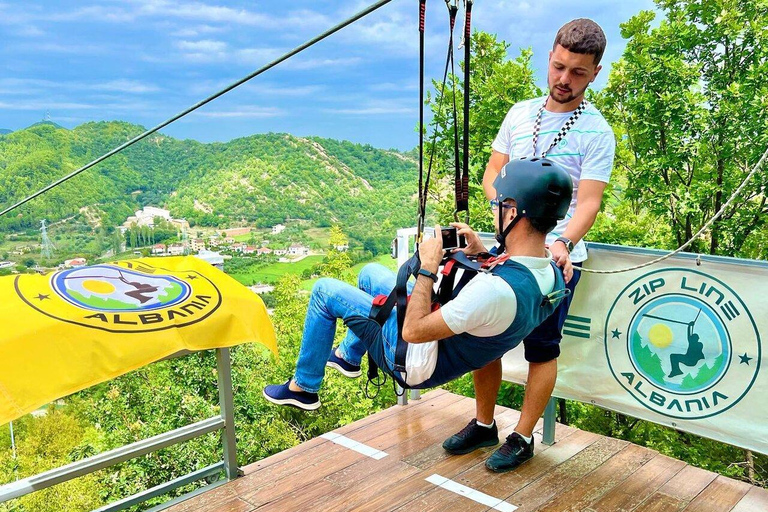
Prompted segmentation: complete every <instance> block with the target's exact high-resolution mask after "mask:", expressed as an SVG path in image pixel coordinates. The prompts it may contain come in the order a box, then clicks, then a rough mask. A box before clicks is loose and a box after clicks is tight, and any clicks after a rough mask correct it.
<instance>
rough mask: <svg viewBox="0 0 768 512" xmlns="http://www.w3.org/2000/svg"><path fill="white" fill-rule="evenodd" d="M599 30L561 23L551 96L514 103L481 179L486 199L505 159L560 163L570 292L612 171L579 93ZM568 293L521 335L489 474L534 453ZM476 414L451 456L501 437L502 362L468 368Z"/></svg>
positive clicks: (557, 254) (558, 250)
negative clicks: (515, 417)
mask: <svg viewBox="0 0 768 512" xmlns="http://www.w3.org/2000/svg"><path fill="white" fill-rule="evenodd" d="M604 51H605V34H604V33H603V30H602V29H601V28H600V26H599V25H598V24H597V23H595V22H594V21H592V20H588V19H583V18H582V19H576V20H573V21H571V22H569V23H566V24H565V25H564V26H563V27H562V28H561V29H560V30H559V31H558V32H557V36H556V37H555V42H554V45H553V48H552V51H551V52H549V67H548V71H547V87H548V89H549V94H548V95H547V96H545V97H542V98H535V99H532V100H528V101H522V102H520V103H517V104H515V105H514V106H513V107H512V108H511V109H510V110H509V113H508V114H507V116H506V118H505V119H504V122H503V123H502V125H501V129H500V130H499V133H498V135H497V136H496V139H495V140H494V141H493V146H492V147H493V153H492V155H491V158H490V160H489V161H488V166H487V167H486V170H485V174H484V176H483V189H484V190H485V195H486V197H488V199H492V198H494V197H496V192H495V191H494V189H493V182H494V180H495V179H496V175H497V174H498V173H499V171H500V170H501V168H502V167H503V166H504V165H505V164H506V163H507V162H509V161H510V159H519V158H523V157H527V158H535V157H538V158H543V157H546V158H548V159H551V160H552V161H554V162H557V163H558V164H560V165H561V166H563V167H564V168H565V169H566V170H567V171H568V173H569V174H570V175H571V178H572V179H573V192H574V194H573V200H572V202H571V205H570V209H569V211H568V215H566V217H565V219H564V220H562V221H560V222H559V223H558V224H557V226H556V227H555V229H554V230H553V231H552V232H551V233H549V235H548V236H547V244H548V245H549V249H550V251H551V252H552V258H553V260H554V261H555V262H556V263H557V265H558V267H560V268H561V269H562V270H563V274H564V277H565V281H566V283H567V287H568V288H569V289H570V290H571V293H573V289H574V288H575V286H576V283H578V281H579V277H580V273H579V272H576V273H575V274H574V273H573V267H572V265H580V263H581V262H583V261H584V260H586V259H587V250H586V247H585V245H584V242H583V241H582V238H583V237H584V235H586V233H587V231H589V228H591V227H592V224H593V223H594V222H595V218H596V216H597V213H598V211H599V210H600V203H601V201H602V197H603V190H604V189H605V186H606V184H607V183H608V181H609V179H610V176H611V169H612V168H613V157H614V152H615V147H616V141H615V139H614V136H613V131H612V130H611V127H610V126H609V125H608V123H607V122H606V120H605V119H604V118H603V116H602V115H601V114H600V112H598V110H597V109H596V108H595V107H594V106H593V105H592V104H590V103H588V102H586V100H585V99H584V93H585V92H586V90H587V87H589V84H590V83H592V82H593V81H594V80H595V78H596V77H597V74H598V73H599V72H600V69H601V68H602V66H600V59H601V58H602V56H603V52H604ZM571 297H572V295H571V296H569V297H567V298H566V299H565V300H563V302H562V303H561V304H560V306H559V308H558V309H557V310H556V311H555V312H554V313H553V314H552V315H551V316H550V317H549V318H547V319H546V320H545V321H544V322H543V323H542V324H541V325H540V326H539V327H538V328H536V329H535V330H534V331H533V332H532V333H531V334H530V335H529V336H528V337H527V338H526V339H525V340H524V342H523V343H524V347H525V359H526V360H527V361H528V363H529V367H528V383H527V386H526V388H525V398H524V400H523V407H522V411H521V415H520V420H519V421H518V423H517V426H516V427H515V431H514V432H513V433H512V434H511V435H510V436H509V437H507V440H506V442H505V443H504V445H502V446H501V447H500V448H499V449H498V450H496V451H495V452H494V453H493V454H492V455H491V457H490V458H489V459H488V460H487V461H486V466H487V467H488V468H489V469H491V470H492V471H496V472H503V471H510V470H512V469H515V468H516V467H517V466H519V465H520V464H522V463H523V462H525V461H526V460H528V459H530V458H531V457H533V437H532V436H533V428H534V426H535V424H536V422H537V421H538V419H539V418H540V417H541V415H542V413H543V412H544V409H545V407H546V405H547V402H548V401H549V398H550V397H551V395H552V390H553V389H554V387H555V381H556V380H557V357H558V356H559V355H560V340H561V338H562V335H561V330H562V327H563V323H564V322H565V317H566V315H567V313H568V307H569V306H570V302H571ZM472 378H473V381H474V385H475V395H476V404H477V405H476V418H474V419H473V420H472V421H470V423H469V424H468V425H467V426H466V427H465V428H464V429H462V430H461V431H460V432H458V433H457V434H455V435H453V436H452V437H450V438H448V439H447V440H446V441H445V442H444V443H443V448H445V449H446V450H447V451H448V452H450V453H455V454H461V453H469V452H471V451H473V450H475V449H477V448H480V447H482V446H492V445H495V444H497V443H498V442H499V439H498V430H497V428H496V424H495V421H494V419H493V412H494V408H495V405H496V397H497V395H498V392H499V387H500V386H501V359H497V360H495V361H493V362H491V363H490V364H488V365H487V366H485V367H484V368H482V369H480V370H475V371H474V372H472Z"/></svg>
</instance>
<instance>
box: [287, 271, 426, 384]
mask: <svg viewBox="0 0 768 512" xmlns="http://www.w3.org/2000/svg"><path fill="white" fill-rule="evenodd" d="M395 281H396V276H395V273H394V272H392V271H391V270H389V269H388V268H386V267H384V266H382V265H379V264H377V263H370V264H368V265H366V266H365V267H363V269H362V270H361V271H360V275H359V276H358V277H357V286H358V287H357V288H355V287H354V286H351V285H349V284H347V283H345V282H342V281H339V280H336V279H330V278H322V279H320V280H318V281H317V283H315V286H314V288H312V295H311V296H310V298H309V306H308V308H307V317H306V319H305V320H304V334H303V335H302V339H301V349H300V350H299V359H298V361H297V362H296V373H295V374H294V377H293V380H294V382H295V383H296V385H298V386H299V387H300V388H301V389H303V390H304V391H309V392H310V393H317V391H318V390H319V389H320V385H321V384H322V382H323V377H324V376H325V363H326V362H327V361H328V356H329V355H330V353H331V350H332V349H333V338H334V336H335V334H336V320H337V319H342V320H345V319H347V318H350V317H353V316H362V317H366V318H367V317H368V314H369V313H370V311H371V303H372V301H373V299H374V297H376V295H388V294H389V292H391V291H392V289H393V288H394V287H395ZM412 287H413V282H410V283H409V287H408V288H409V292H410V289H411V288H412ZM383 335H384V336H383V343H384V357H385V358H386V362H387V363H388V365H389V369H390V370H391V369H392V368H393V367H394V364H393V361H394V359H395V348H396V346H397V311H396V309H393V310H392V313H390V315H389V318H388V319H387V321H386V322H385V323H384V327H383ZM368 343H370V341H368ZM368 343H366V342H365V341H363V340H360V338H358V337H357V336H355V334H354V333H353V332H352V331H351V330H348V331H347V335H346V337H345V338H344V340H343V341H342V342H341V345H339V352H340V353H341V357H342V359H344V360H345V361H346V362H348V363H350V364H354V365H359V364H360V362H361V361H362V359H363V356H364V355H365V353H366V351H367V348H368Z"/></svg>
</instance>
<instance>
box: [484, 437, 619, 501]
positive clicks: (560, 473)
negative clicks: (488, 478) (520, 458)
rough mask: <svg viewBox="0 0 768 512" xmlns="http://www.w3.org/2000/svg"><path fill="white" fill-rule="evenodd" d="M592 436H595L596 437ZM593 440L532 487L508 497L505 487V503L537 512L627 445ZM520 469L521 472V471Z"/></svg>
mask: <svg viewBox="0 0 768 512" xmlns="http://www.w3.org/2000/svg"><path fill="white" fill-rule="evenodd" d="M576 435H578V434H573V435H571V436H568V438H567V439H573V438H574V437H575V436H576ZM592 435H593V436H594V435H595V434H592ZM595 437H598V439H597V440H596V441H594V442H593V443H590V444H589V445H588V446H586V447H585V448H584V449H582V450H579V451H578V452H577V453H576V454H575V455H573V456H571V457H569V458H568V459H567V460H565V461H564V462H562V463H561V464H559V465H558V466H557V467H556V468H554V469H553V470H552V471H548V472H547V474H546V475H544V476H542V477H541V478H539V479H537V480H535V481H533V482H531V483H527V485H525V487H523V488H522V489H520V490H518V491H516V492H515V491H513V492H512V493H509V489H510V487H508V488H507V489H508V494H509V495H508V496H507V497H506V499H505V501H507V502H508V503H512V504H513V505H515V506H517V507H519V508H518V510H519V511H520V512H526V511H531V510H537V509H538V508H539V507H540V506H541V505H543V504H544V503H546V502H547V501H549V500H550V499H552V498H553V497H554V496H555V495H557V494H559V493H561V492H563V491H565V490H568V489H570V488H571V487H572V486H573V485H574V484H575V483H576V482H578V481H579V480H580V479H581V478H582V477H583V476H584V475H586V474H588V473H590V472H591V471H593V470H594V469H595V468H597V467H598V466H600V465H601V464H603V462H605V461H606V460H608V459H610V458H611V457H613V455H614V454H615V453H617V452H618V451H619V450H621V449H623V448H624V447H625V446H627V444H629V443H627V442H626V441H619V440H618V439H611V438H606V437H599V436H595ZM563 444H564V443H563ZM556 446H557V445H555V447H556ZM552 453H553V450H547V452H545V454H544V455H547V454H552ZM535 459H536V457H534V460H535ZM534 460H531V461H530V462H533V461H534ZM520 469H523V467H521V468H520ZM512 473H517V471H513V472H512ZM481 490H482V491H483V492H485V493H486V494H490V495H491V496H499V497H502V498H503V497H504V494H502V493H499V492H489V491H487V490H484V489H481Z"/></svg>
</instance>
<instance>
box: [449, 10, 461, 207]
mask: <svg viewBox="0 0 768 512" xmlns="http://www.w3.org/2000/svg"><path fill="white" fill-rule="evenodd" d="M445 3H446V5H447V6H448V14H449V16H450V22H451V31H450V37H449V39H448V60H449V61H450V63H451V76H452V77H453V79H452V80H451V91H452V92H453V94H452V96H453V98H452V99H453V172H454V177H453V182H454V196H455V197H456V200H457V201H458V199H459V195H460V194H461V154H460V153H459V113H458V109H457V108H456V64H455V60H454V58H453V29H454V27H455V26H456V15H457V14H458V12H459V6H458V5H457V3H454V4H453V5H451V4H450V0H445ZM457 205H458V203H457Z"/></svg>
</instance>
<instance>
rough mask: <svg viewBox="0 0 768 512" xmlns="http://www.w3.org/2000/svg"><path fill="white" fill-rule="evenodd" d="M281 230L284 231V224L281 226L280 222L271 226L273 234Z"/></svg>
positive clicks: (277, 233)
mask: <svg viewBox="0 0 768 512" xmlns="http://www.w3.org/2000/svg"><path fill="white" fill-rule="evenodd" d="M283 231H285V226H283V225H282V224H277V225H275V226H272V234H273V235H279V234H280V233H282V232H283Z"/></svg>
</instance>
